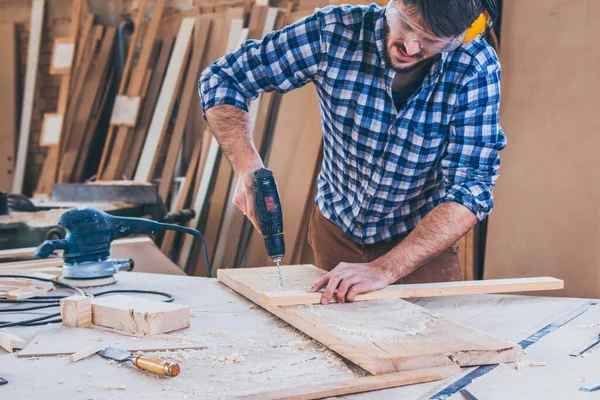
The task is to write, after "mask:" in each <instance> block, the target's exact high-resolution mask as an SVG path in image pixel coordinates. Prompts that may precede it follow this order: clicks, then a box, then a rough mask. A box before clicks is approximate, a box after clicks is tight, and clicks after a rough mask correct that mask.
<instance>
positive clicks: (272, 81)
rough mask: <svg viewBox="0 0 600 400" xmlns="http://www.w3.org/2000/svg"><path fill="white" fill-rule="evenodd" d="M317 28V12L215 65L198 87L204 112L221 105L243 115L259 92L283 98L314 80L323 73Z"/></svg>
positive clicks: (319, 25)
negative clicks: (283, 94) (277, 94)
mask: <svg viewBox="0 0 600 400" xmlns="http://www.w3.org/2000/svg"><path fill="white" fill-rule="evenodd" d="M321 25H322V18H321V16H320V13H318V12H317V13H315V14H313V15H311V16H309V17H306V18H304V19H302V20H300V21H298V22H296V23H294V24H292V25H289V26H287V27H285V28H284V29H282V30H279V31H274V32H271V33H269V34H267V35H266V36H265V37H264V38H263V39H262V40H260V41H257V40H248V41H246V42H244V43H243V44H242V45H241V46H240V47H239V48H238V49H237V50H235V51H234V52H232V53H229V54H227V55H225V56H224V57H221V58H220V59H218V60H217V61H215V62H214V63H213V64H211V65H210V66H209V67H208V68H207V69H206V70H204V71H203V72H202V74H201V76H200V81H199V82H198V90H199V93H200V99H201V105H202V110H203V113H204V112H206V110H208V109H209V108H211V107H213V106H215V105H220V104H229V105H233V106H237V107H240V108H242V109H244V110H246V111H248V100H253V99H256V98H257V97H258V94H259V93H260V92H261V91H273V90H277V91H278V92H281V93H285V92H287V91H290V90H292V89H295V88H299V87H301V86H303V85H304V84H306V83H307V82H309V81H311V80H314V78H315V77H316V76H317V75H318V74H320V73H321V72H322V71H323V70H324V68H323V66H322V65H321V62H322V60H325V57H324V56H323V54H325V53H324V51H323V46H324V42H323V41H322V40H321Z"/></svg>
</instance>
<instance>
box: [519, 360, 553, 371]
mask: <svg viewBox="0 0 600 400" xmlns="http://www.w3.org/2000/svg"><path fill="white" fill-rule="evenodd" d="M545 366H546V363H545V362H543V361H517V365H516V366H515V369H516V370H517V371H522V370H523V368H526V367H545Z"/></svg>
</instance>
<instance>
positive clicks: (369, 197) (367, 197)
mask: <svg viewBox="0 0 600 400" xmlns="http://www.w3.org/2000/svg"><path fill="white" fill-rule="evenodd" d="M372 198H373V196H371V195H370V194H368V195H366V196H365V199H367V200H371V199H372Z"/></svg>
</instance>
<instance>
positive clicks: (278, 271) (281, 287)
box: [275, 260, 283, 289]
mask: <svg viewBox="0 0 600 400" xmlns="http://www.w3.org/2000/svg"><path fill="white" fill-rule="evenodd" d="M275 262H276V263H277V274H278V275H279V289H283V275H282V274H281V267H280V266H279V260H277V261H275Z"/></svg>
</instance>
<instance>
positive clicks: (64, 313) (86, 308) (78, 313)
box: [60, 295, 92, 328]
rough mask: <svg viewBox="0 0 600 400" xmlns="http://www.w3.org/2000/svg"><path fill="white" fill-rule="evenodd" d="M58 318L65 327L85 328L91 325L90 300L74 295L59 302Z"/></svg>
mask: <svg viewBox="0 0 600 400" xmlns="http://www.w3.org/2000/svg"><path fill="white" fill-rule="evenodd" d="M60 316H61V318H62V323H63V325H65V326H71V327H74V328H87V327H88V326H91V325H92V299H91V298H90V297H87V296H81V295H74V296H70V297H66V298H64V299H61V300H60Z"/></svg>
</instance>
